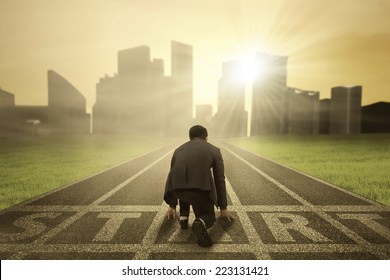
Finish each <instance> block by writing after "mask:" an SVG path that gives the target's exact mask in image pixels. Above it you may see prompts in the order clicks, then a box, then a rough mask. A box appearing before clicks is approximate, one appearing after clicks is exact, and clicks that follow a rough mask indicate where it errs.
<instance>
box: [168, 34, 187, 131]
mask: <svg viewBox="0 0 390 280" xmlns="http://www.w3.org/2000/svg"><path fill="white" fill-rule="evenodd" d="M165 98H166V99H165V101H166V102H165V112H166V130H167V133H168V134H169V135H186V134H187V132H188V128H189V126H190V124H191V123H192V120H193V49H192V46H190V45H187V44H183V43H179V42H176V41H172V42H171V77H169V78H168V80H167V81H166V97H165Z"/></svg>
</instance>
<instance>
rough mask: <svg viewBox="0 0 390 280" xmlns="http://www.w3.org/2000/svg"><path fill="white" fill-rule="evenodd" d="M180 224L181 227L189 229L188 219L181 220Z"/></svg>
mask: <svg viewBox="0 0 390 280" xmlns="http://www.w3.org/2000/svg"><path fill="white" fill-rule="evenodd" d="M179 224H180V227H181V229H187V228H188V219H186V220H179Z"/></svg>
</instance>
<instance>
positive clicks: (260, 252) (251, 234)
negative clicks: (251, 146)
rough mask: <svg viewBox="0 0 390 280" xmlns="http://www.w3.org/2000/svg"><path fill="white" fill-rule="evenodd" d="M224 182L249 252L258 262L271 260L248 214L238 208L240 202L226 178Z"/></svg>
mask: <svg viewBox="0 0 390 280" xmlns="http://www.w3.org/2000/svg"><path fill="white" fill-rule="evenodd" d="M225 181H226V190H227V193H228V195H229V197H230V199H231V201H232V204H233V205H234V206H237V209H236V210H235V211H236V212H237V215H238V218H239V220H240V221H241V224H242V227H243V229H244V231H245V234H246V236H247V237H248V240H249V244H250V245H251V248H252V249H251V251H252V252H253V253H254V254H255V256H256V259H258V260H264V259H266V260H268V259H271V256H270V255H269V254H268V253H267V250H266V249H265V247H264V244H263V242H262V241H261V239H260V237H259V235H258V234H257V232H256V229H255V228H254V227H253V224H252V222H251V220H250V219H249V217H248V214H247V213H246V211H245V210H244V209H242V208H241V209H240V208H239V206H241V202H240V200H239V198H238V196H237V195H236V193H235V192H234V190H233V187H232V185H231V184H230V182H229V180H228V179H227V178H226V179H225ZM233 223H234V221H233Z"/></svg>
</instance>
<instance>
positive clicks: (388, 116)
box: [362, 102, 390, 133]
mask: <svg viewBox="0 0 390 280" xmlns="http://www.w3.org/2000/svg"><path fill="white" fill-rule="evenodd" d="M362 133H390V103H389V102H377V103H373V104H370V105H366V106H363V107H362Z"/></svg>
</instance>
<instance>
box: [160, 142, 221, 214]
mask: <svg viewBox="0 0 390 280" xmlns="http://www.w3.org/2000/svg"><path fill="white" fill-rule="evenodd" d="M178 189H180V190H183V189H191V190H193V189H198V190H202V191H209V192H210V194H209V196H210V198H211V199H212V201H213V202H214V204H215V205H216V206H217V207H220V208H222V209H225V208H226V206H227V198H226V184H225V173H224V164H223V159H222V154H221V151H220V150H219V148H217V147H215V146H213V145H211V144H210V143H208V142H206V141H203V140H191V141H188V142H186V143H184V144H183V145H181V146H180V147H178V148H177V149H176V150H175V152H174V153H173V156H172V160H171V169H170V171H169V174H168V178H167V181H166V184H165V193H164V200H165V202H166V203H168V204H169V205H171V206H173V205H176V203H177V199H176V198H175V196H174V195H173V193H172V192H173V191H175V190H178Z"/></svg>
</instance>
